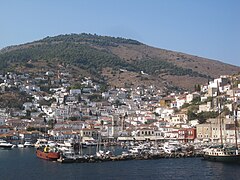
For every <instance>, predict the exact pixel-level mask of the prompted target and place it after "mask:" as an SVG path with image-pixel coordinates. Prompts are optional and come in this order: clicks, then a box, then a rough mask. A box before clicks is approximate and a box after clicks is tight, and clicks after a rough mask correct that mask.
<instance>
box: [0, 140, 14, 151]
mask: <svg viewBox="0 0 240 180" xmlns="http://www.w3.org/2000/svg"><path fill="white" fill-rule="evenodd" d="M12 147H13V144H11V143H8V142H7V141H5V140H3V139H0V149H12Z"/></svg>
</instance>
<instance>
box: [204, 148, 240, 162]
mask: <svg viewBox="0 0 240 180" xmlns="http://www.w3.org/2000/svg"><path fill="white" fill-rule="evenodd" d="M203 152H204V154H203V158H204V160H209V161H218V162H231V163H240V154H238V153H237V151H236V148H234V147H230V148H228V147H209V148H207V149H205V150H203Z"/></svg>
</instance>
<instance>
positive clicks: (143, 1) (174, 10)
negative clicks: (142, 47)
mask: <svg viewBox="0 0 240 180" xmlns="http://www.w3.org/2000/svg"><path fill="white" fill-rule="evenodd" d="M71 33H96V34H98V35H106V36H114V37H124V38H130V39H135V40H138V41H140V42H142V43H145V44H147V45H150V46H154V47H158V48H163V49H168V50H174V51H178V52H183V53H188V54H191V55H196V56H200V57H205V58H210V59H215V60H219V61H222V62H225V63H228V64H233V65H237V66H240V1H239V0H40V1H36V0H1V1H0V49H1V48H4V47H6V46H10V45H18V44H23V43H27V42H32V41H34V40H39V39H42V38H44V37H46V36H56V35H59V34H71Z"/></svg>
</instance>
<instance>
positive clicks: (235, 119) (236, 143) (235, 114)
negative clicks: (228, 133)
mask: <svg viewBox="0 0 240 180" xmlns="http://www.w3.org/2000/svg"><path fill="white" fill-rule="evenodd" d="M234 121H235V122H234V124H235V127H234V130H235V146H236V155H238V142H237V141H238V140H237V136H238V133H237V108H235V110H234Z"/></svg>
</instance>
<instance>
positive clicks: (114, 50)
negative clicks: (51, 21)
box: [0, 33, 240, 89]
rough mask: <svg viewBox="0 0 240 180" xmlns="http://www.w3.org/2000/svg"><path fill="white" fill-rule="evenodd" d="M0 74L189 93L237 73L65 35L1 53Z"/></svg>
mask: <svg viewBox="0 0 240 180" xmlns="http://www.w3.org/2000/svg"><path fill="white" fill-rule="evenodd" d="M0 70H1V71H16V72H33V73H37V72H43V71H47V70H51V71H54V72H56V71H65V72H67V71H68V72H70V73H72V74H73V76H74V77H73V80H77V79H78V78H80V77H82V76H92V77H93V78H94V79H95V80H97V81H104V82H105V83H108V84H110V85H111V86H137V85H145V86H148V85H151V84H154V85H155V86H157V87H159V88H162V89H165V88H172V89H179V88H181V89H192V88H193V87H194V85H195V84H204V83H206V82H207V81H208V80H209V79H211V78H214V77H218V76H219V75H227V74H234V73H238V72H240V67H236V66H233V65H229V64H225V63H222V62H220V61H215V60H210V59H206V58H201V57H197V56H192V55H188V54H184V53H179V52H174V51H169V50H164V49H159V48H154V47H150V46H147V45H145V44H143V43H140V42H138V41H136V40H131V39H124V38H114V37H108V36H98V35H92V34H85V33H83V34H70V35H59V36H55V37H46V38H44V39H42V40H39V41H34V42H31V43H26V44H23V45H18V46H10V47H7V48H4V49H2V50H1V51H0Z"/></svg>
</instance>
